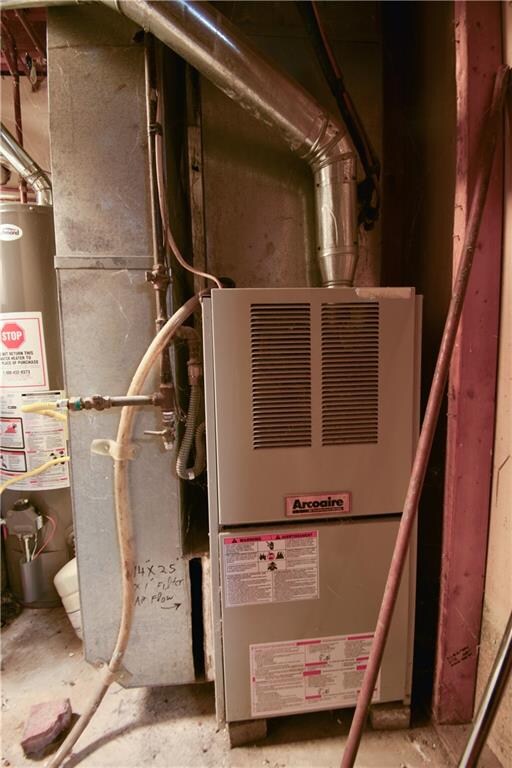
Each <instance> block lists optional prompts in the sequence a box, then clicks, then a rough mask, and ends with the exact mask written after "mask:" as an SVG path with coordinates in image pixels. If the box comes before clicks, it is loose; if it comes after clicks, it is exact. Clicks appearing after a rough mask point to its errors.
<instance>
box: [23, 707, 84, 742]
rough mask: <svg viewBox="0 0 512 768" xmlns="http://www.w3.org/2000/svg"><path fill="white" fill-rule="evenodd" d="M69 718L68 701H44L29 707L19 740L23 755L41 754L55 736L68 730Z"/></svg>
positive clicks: (70, 713)
mask: <svg viewBox="0 0 512 768" xmlns="http://www.w3.org/2000/svg"><path fill="white" fill-rule="evenodd" d="M71 718H72V711H71V702H70V701H69V699H59V700H58V701H46V702H44V703H42V704H35V705H34V706H33V707H31V709H30V713H29V716H28V719H27V722H26V723H25V730H24V731H23V736H22V739H21V746H22V747H23V751H24V752H25V754H26V755H27V756H28V755H38V754H41V753H42V752H43V750H44V749H46V747H48V746H49V745H50V744H51V743H52V741H55V739H56V738H57V736H60V734H61V733H62V732H63V731H65V730H67V729H68V728H69V726H70V724H71Z"/></svg>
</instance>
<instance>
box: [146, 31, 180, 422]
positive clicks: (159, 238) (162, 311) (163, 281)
mask: <svg viewBox="0 0 512 768" xmlns="http://www.w3.org/2000/svg"><path fill="white" fill-rule="evenodd" d="M144 77H145V88H146V113H147V132H148V156H149V158H148V159H149V192H150V203H151V225H152V226H151V233H152V243H153V269H152V270H151V271H150V272H147V273H146V277H147V279H148V280H149V281H150V282H151V283H152V284H153V288H154V290H155V299H156V319H155V326H156V332H157V333H158V332H159V331H160V329H161V328H163V326H164V325H165V323H166V322H167V320H168V312H167V293H168V290H169V284H170V275H169V268H168V266H167V261H166V253H165V239H164V231H163V223H162V217H161V214H160V202H159V196H158V178H157V168H156V164H157V158H156V134H157V133H158V132H159V131H161V130H162V127H161V126H160V125H159V123H158V120H157V112H158V90H157V78H156V61H155V42H154V38H153V35H151V34H149V33H146V34H145V37H144ZM160 394H161V395H162V414H163V417H164V421H165V420H166V419H167V420H171V419H172V415H171V414H172V412H173V411H174V406H175V403H174V384H173V379H172V368H171V356H170V352H169V348H168V347H166V348H164V349H163V350H162V354H161V357H160Z"/></svg>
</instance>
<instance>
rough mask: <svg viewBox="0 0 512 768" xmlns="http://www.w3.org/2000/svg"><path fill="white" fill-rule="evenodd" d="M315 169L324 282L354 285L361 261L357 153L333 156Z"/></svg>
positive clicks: (330, 284)
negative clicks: (359, 254)
mask: <svg viewBox="0 0 512 768" xmlns="http://www.w3.org/2000/svg"><path fill="white" fill-rule="evenodd" d="M313 172H314V183H315V203H316V209H317V211H316V229H317V231H316V237H317V254H318V263H319V267H320V273H321V276H322V285H323V286H324V287H325V288H335V287H339V286H351V285H353V283H354V276H355V271H356V267H357V261H358V222H357V172H356V158H355V155H351V156H346V155H345V156H341V157H337V158H332V159H331V160H330V161H329V162H327V163H325V164H322V165H321V166H320V167H318V168H316V169H314V171H313Z"/></svg>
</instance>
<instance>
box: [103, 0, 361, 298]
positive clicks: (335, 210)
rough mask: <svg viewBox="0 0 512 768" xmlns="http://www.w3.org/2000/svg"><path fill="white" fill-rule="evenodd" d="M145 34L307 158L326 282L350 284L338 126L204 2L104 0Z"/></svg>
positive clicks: (351, 189) (353, 216)
mask: <svg viewBox="0 0 512 768" xmlns="http://www.w3.org/2000/svg"><path fill="white" fill-rule="evenodd" d="M103 2H105V3H106V4H107V5H109V6H110V7H112V8H115V9H116V10H117V11H119V12H120V13H122V14H123V15H125V16H127V17H128V18H129V19H131V20H132V21H134V22H135V23H137V24H138V25H139V26H141V27H142V28H143V29H144V30H146V31H149V32H151V33H152V34H153V35H154V36H155V37H157V38H158V39H159V40H161V41H162V42H163V43H165V45H168V46H169V48H172V50H174V51H176V53H178V54H179V55H180V56H181V57H182V58H183V59H185V60H186V61H188V62H189V64H191V65H192V66H193V67H195V68H196V69H197V70H198V71H199V72H201V74H202V75H204V76H205V77H206V78H208V80H210V81H211V82H212V83H214V85H216V86H217V87H218V88H219V89H220V90H221V91H223V93H225V94H226V95H227V96H229V98H231V99H233V100H234V101H236V102H237V103H238V104H240V106H241V107H243V108H244V109H246V110H247V111H248V112H250V113H251V114H252V115H253V116H254V117H255V118H256V119H257V120H260V121H261V122H263V123H265V124H266V125H268V126H270V127H272V128H275V129H276V130H277V131H278V132H279V133H280V135H281V136H282V138H283V139H284V140H285V141H286V142H287V143H288V145H289V146H290V148H291V149H292V151H294V152H296V153H297V154H298V155H300V156H301V157H303V158H304V159H305V160H307V162H308V163H309V164H310V166H311V168H312V171H313V176H314V183H315V200H316V230H317V232H316V234H317V256H318V261H319V265H320V272H321V276H322V284H323V285H324V286H326V287H335V286H346V285H352V284H353V281H354V274H355V270H356V266H357V257H358V222H357V179H356V164H357V163H356V151H355V148H354V146H353V144H352V141H351V139H350V137H349V135H348V132H347V129H346V127H345V125H344V124H343V123H342V121H341V120H340V119H339V118H335V117H333V116H332V115H331V114H330V113H329V112H328V111H327V110H325V109H324V108H323V107H322V106H320V105H319V104H318V103H317V102H316V101H315V99H313V97H312V96H311V95H310V94H308V93H307V92H306V91H305V90H304V89H303V88H302V87H301V86H300V85H298V83H296V82H295V81H294V80H292V79H290V78H289V77H288V76H287V75H285V74H283V73H282V72H280V71H279V70H278V69H276V68H275V66H274V65H272V64H270V63H269V62H268V61H267V60H266V59H265V58H264V57H263V56H262V55H261V54H260V53H258V52H257V51H256V50H255V49H254V48H253V47H252V46H251V45H250V43H248V42H247V41H246V40H244V39H243V37H242V35H241V34H240V32H239V31H238V30H237V29H236V28H235V27H234V26H233V25H232V24H231V23H230V22H229V21H228V20H227V19H226V18H225V17H224V16H223V15H222V14H221V13H220V12H218V11H217V10H216V9H214V8H213V7H212V6H210V5H209V4H208V3H195V2H186V1H185V0H178V1H177V2H149V1H148V0H103Z"/></svg>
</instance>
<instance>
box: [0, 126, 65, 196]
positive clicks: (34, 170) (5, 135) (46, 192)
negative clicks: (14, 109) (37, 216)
mask: <svg viewBox="0 0 512 768" xmlns="http://www.w3.org/2000/svg"><path fill="white" fill-rule="evenodd" d="M0 155H1V156H2V157H4V158H5V159H6V160H7V162H8V163H9V164H10V165H11V166H12V167H13V168H14V170H15V171H16V172H17V173H19V175H20V176H21V177H22V178H23V179H25V181H26V182H27V184H28V186H29V187H31V188H32V189H33V190H34V192H35V194H36V203H37V204H38V205H51V204H52V185H51V183H50V179H49V178H48V176H47V175H46V173H45V172H44V171H43V169H42V168H40V167H39V166H38V164H37V163H36V162H35V161H34V160H32V158H31V157H30V155H29V154H28V153H27V152H26V151H25V150H24V149H23V147H22V146H20V144H18V142H17V141H16V139H15V138H14V136H12V134H11V133H9V131H8V130H7V128H6V127H5V125H3V123H2V124H1V125H0Z"/></svg>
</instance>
